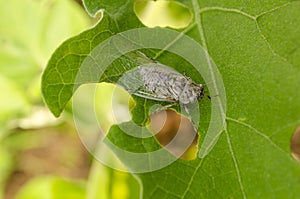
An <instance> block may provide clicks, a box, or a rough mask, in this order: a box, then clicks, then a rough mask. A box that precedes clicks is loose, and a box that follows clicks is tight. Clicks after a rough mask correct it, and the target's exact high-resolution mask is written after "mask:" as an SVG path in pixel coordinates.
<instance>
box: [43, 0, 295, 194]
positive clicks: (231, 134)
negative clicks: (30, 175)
mask: <svg viewBox="0 0 300 199" xmlns="http://www.w3.org/2000/svg"><path fill="white" fill-rule="evenodd" d="M120 2H122V1H120ZM126 2H127V1H126ZM182 2H184V3H186V5H187V6H189V8H190V9H191V10H192V11H193V15H194V19H193V22H192V23H191V25H190V26H189V27H188V28H187V29H184V30H182V32H184V33H185V34H187V35H189V36H190V37H192V38H193V39H195V40H196V41H198V42H199V43H201V44H202V46H203V47H204V48H205V49H207V51H208V52H209V54H210V56H211V57H212V59H213V60H214V62H215V63H216V65H217V67H218V69H219V70H220V73H221V75H222V77H223V82H224V85H225V88H226V98H227V112H226V123H227V125H226V126H225V130H224V131H223V132H222V134H221V136H220V139H219V140H218V142H217V144H216V145H215V146H214V148H213V150H212V151H211V152H210V153H209V154H208V155H207V156H206V157H205V158H202V159H200V158H197V159H196V160H193V161H184V160H180V159H179V160H176V161H175V162H173V163H172V164H170V165H169V166H167V167H165V168H162V169H160V170H157V171H153V172H149V173H140V174H137V175H138V177H139V178H140V179H141V182H142V185H143V198H262V197H264V198H297V197H298V195H299V194H300V191H299V190H300V182H299V180H298V176H299V175H300V166H299V164H298V163H296V161H295V160H294V159H293V158H292V157H291V155H290V149H289V144H290V137H291V135H292V133H293V131H294V129H295V128H296V127H297V125H299V124H300V118H299V112H300V104H299V101H300V93H299V92H297V91H298V90H299V89H300V82H299V79H300V71H299V66H300V60H299V57H300V50H299V41H300V20H299V19H300V18H299V14H300V13H299V9H300V2H299V1H275V0H268V1H255V2H254V1H239V2H233V1H225V0H223V1H201V3H200V2H199V1H197V0H192V1H182ZM85 5H86V8H87V10H89V11H90V13H92V14H95V13H96V11H97V10H99V8H103V7H104V8H105V9H106V11H107V13H106V12H104V14H103V19H102V20H101V21H100V22H99V24H98V25H97V26H95V27H94V28H93V29H91V30H88V31H86V32H85V33H82V34H81V35H79V36H77V37H74V38H72V39H70V40H68V41H66V42H65V43H64V44H63V45H62V46H60V47H59V48H58V50H57V51H56V52H55V53H54V54H53V56H52V58H51V60H50V62H49V64H48V66H47V69H46V70H45V72H44V75H43V82H42V86H43V94H44V97H45V101H46V103H47V104H48V106H49V108H50V109H51V111H52V112H53V113H54V114H55V115H56V116H58V115H59V114H60V113H61V112H62V110H63V108H64V106H65V104H66V103H67V102H68V101H69V99H70V98H71V96H72V94H73V86H74V85H72V84H74V80H75V78H74V74H76V73H77V71H78V68H79V66H80V65H81V63H82V62H83V59H84V58H85V57H86V56H87V55H88V54H89V53H90V51H92V50H93V47H95V46H96V45H97V44H99V43H100V42H101V41H104V39H106V38H108V37H110V36H112V35H114V34H116V33H117V32H120V31H123V30H126V29H130V28H133V27H140V25H141V24H140V23H138V22H137V21H136V18H134V20H133V21H131V18H128V19H127V20H124V18H126V16H132V17H133V16H134V12H133V6H132V5H133V3H131V1H130V3H128V4H124V5H123V6H122V9H120V12H118V11H117V10H118V8H117V7H116V6H117V5H119V4H118V2H117V1H112V2H111V3H110V2H103V4H101V2H99V3H98V4H97V1H91V0H90V1H86V2H85ZM125 5H126V6H128V7H126V6H125ZM125 8H126V9H125ZM124 10H126V12H125V11H124ZM134 25H135V26H134ZM162 38H163V35H162ZM163 39H167V38H163ZM163 39H162V40H163ZM176 42H178V41H177V40H174V41H172V42H171V41H170V44H171V43H175V44H176ZM183 50H184V48H183ZM154 53H155V52H154ZM156 55H157V57H158V59H159V60H160V61H161V62H163V63H166V65H170V66H177V67H178V68H177V69H181V70H182V69H183V70H184V69H188V70H187V72H191V71H192V70H191V69H190V68H189V66H188V64H182V65H180V66H182V68H180V67H179V66H178V65H177V64H179V63H182V60H181V59H179V58H177V57H176V56H175V57H173V56H174V55H172V54H169V53H166V52H162V53H158V54H156ZM121 61H123V62H121ZM121 61H119V62H118V63H115V64H113V66H112V67H111V68H110V69H111V70H109V71H106V72H105V74H106V79H105V78H104V79H101V80H100V81H111V82H114V81H115V80H116V79H115V77H119V75H120V72H121V73H122V72H123V73H124V72H125V71H126V70H128V69H129V68H124V67H123V66H124V62H125V63H129V64H131V63H132V62H131V61H133V62H134V63H135V64H137V63H136V62H135V59H134V58H133V57H131V56H128V57H127V58H126V59H123V60H121ZM94 64H95V63H94ZM118 64H119V66H118ZM100 66H101V65H100ZM133 66H134V64H132V65H131V66H130V67H133ZM117 67H119V68H117ZM93 68H94V66H93V65H91V71H92V72H95V71H96V70H95V69H93ZM70 69H71V70H70ZM118 69H119V70H118ZM64 71H67V72H64ZM180 72H182V71H180ZM93 74H94V73H87V74H84V75H83V79H82V80H95V79H94V78H96V76H93ZM190 74H193V73H190ZM58 77H61V78H58ZM191 77H192V79H193V80H195V81H196V80H198V81H199V80H201V78H199V77H195V78H194V77H193V76H192V75H191ZM84 78H86V79H84ZM200 82H201V81H200ZM66 83H68V84H66ZM82 83H88V81H83V82H82ZM75 88H77V85H76V86H75ZM134 99H135V100H136V103H137V106H136V108H135V109H134V110H133V112H132V114H133V120H134V121H137V120H138V121H139V122H138V123H139V124H144V123H145V122H146V121H147V115H145V113H147V110H148V109H149V107H150V105H151V103H153V102H152V101H151V100H146V99H141V98H134ZM205 103H207V101H206V102H204V104H205ZM207 109H208V107H205V106H203V105H201V121H200V122H203V120H204V121H207V120H209V119H208V118H209V114H210V113H209V110H207ZM203 118H204V119H203ZM130 125H131V123H124V124H121V125H118V126H113V127H112V128H111V129H110V132H109V135H108V137H107V139H106V142H107V143H112V144H114V145H115V146H118V147H119V148H120V149H123V151H130V152H134V153H150V152H153V151H155V150H158V149H160V148H161V146H160V145H159V144H157V142H156V140H155V139H153V138H143V139H141V138H135V137H132V136H129V135H127V134H126V133H125V132H123V130H122V129H124V128H125V129H126V128H127V129H133V128H132V127H131V126H130ZM200 127H201V123H200ZM201 129H202V130H201ZM201 129H200V132H201V134H200V141H199V142H200V143H199V145H201V143H202V142H203V139H204V138H205V134H206V133H205V132H206V131H205V127H201ZM143 133H147V132H143ZM114 149H115V148H114ZM114 152H115V153H116V154H117V155H118V157H119V158H120V159H121V160H122V161H123V162H124V163H125V165H127V166H128V167H129V168H128V169H129V170H132V171H136V169H138V167H139V166H140V165H138V161H137V162H130V161H129V159H128V157H127V156H125V155H124V154H123V152H122V150H114ZM172 158H173V157H172V155H170V154H168V152H167V151H166V153H165V156H162V157H161V159H159V160H157V161H161V162H163V161H166V159H172ZM135 163H137V164H135ZM143 166H145V165H143ZM147 166H151V159H150V158H149V165H147Z"/></svg>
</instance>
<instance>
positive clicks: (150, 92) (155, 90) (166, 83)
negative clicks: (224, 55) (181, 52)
mask: <svg viewBox="0 0 300 199" xmlns="http://www.w3.org/2000/svg"><path fill="white" fill-rule="evenodd" d="M119 85H121V86H122V87H124V88H125V89H126V90H127V91H128V92H130V93H131V94H133V95H137V96H140V97H143V98H148V99H152V100H157V101H167V102H174V103H181V104H183V107H184V109H185V111H186V112H187V113H189V111H188V108H187V105H188V104H190V103H194V102H197V100H199V99H201V98H202V97H203V96H204V93H203V90H204V87H203V85H202V84H196V83H195V82H193V81H192V80H191V78H189V77H187V76H184V75H182V74H180V73H178V72H177V71H175V70H174V69H171V68H169V67H167V66H165V65H163V64H161V63H158V62H152V63H148V64H142V65H140V66H138V67H136V68H134V69H132V70H130V71H129V72H127V73H126V74H125V75H124V76H122V77H121V78H120V80H119Z"/></svg>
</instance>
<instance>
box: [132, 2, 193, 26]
mask: <svg viewBox="0 0 300 199" xmlns="http://www.w3.org/2000/svg"><path fill="white" fill-rule="evenodd" d="M134 10H135V13H136V15H137V17H138V18H139V20H141V22H142V23H143V24H144V25H145V26H148V27H155V26H160V27H166V26H168V27H171V28H175V29H180V28H184V27H187V26H188V25H189V23H190V22H191V20H192V14H191V11H190V10H189V8H188V7H186V6H185V5H183V4H181V3H178V2H175V1H166V0H163V1H162V0H160V1H153V0H152V1H148V0H147V1H146V0H137V1H136V2H135V4H134Z"/></svg>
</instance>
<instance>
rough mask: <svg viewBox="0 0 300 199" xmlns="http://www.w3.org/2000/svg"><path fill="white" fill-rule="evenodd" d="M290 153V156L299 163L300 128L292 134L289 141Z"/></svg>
mask: <svg viewBox="0 0 300 199" xmlns="http://www.w3.org/2000/svg"><path fill="white" fill-rule="evenodd" d="M291 153H292V156H293V157H294V158H295V159H296V160H297V161H298V162H300V126H299V127H298V128H297V129H296V131H295V132H294V134H293V136H292V139H291Z"/></svg>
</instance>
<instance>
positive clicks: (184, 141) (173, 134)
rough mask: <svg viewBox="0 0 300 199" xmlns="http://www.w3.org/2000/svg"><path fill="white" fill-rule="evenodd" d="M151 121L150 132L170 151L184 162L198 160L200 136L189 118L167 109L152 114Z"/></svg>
mask: <svg viewBox="0 0 300 199" xmlns="http://www.w3.org/2000/svg"><path fill="white" fill-rule="evenodd" d="M150 119H151V121H150V125H149V128H150V130H151V131H152V132H153V134H155V137H156V139H157V140H158V141H159V143H160V144H161V145H163V146H165V148H166V149H167V150H168V151H170V152H171V153H172V154H173V155H174V156H176V157H179V158H181V159H184V160H193V159H195V158H196V156H197V150H198V148H197V141H198V134H197V132H196V131H195V129H194V127H193V124H192V123H191V122H190V120H189V119H188V118H186V117H184V116H183V115H180V114H178V113H177V112H175V111H173V110H169V109H167V110H166V111H160V112H157V113H154V114H152V115H151V116H150Z"/></svg>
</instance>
